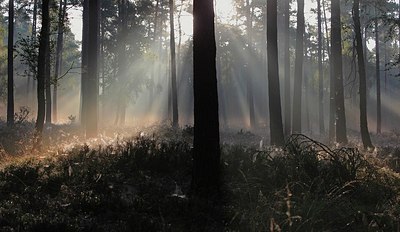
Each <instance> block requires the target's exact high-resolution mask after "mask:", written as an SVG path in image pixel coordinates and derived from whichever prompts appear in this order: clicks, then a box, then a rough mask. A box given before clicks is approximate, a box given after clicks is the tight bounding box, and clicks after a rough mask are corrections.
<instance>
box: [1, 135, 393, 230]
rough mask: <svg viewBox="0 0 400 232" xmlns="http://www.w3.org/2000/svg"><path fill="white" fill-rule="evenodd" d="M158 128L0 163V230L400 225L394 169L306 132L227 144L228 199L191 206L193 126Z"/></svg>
mask: <svg viewBox="0 0 400 232" xmlns="http://www.w3.org/2000/svg"><path fill="white" fill-rule="evenodd" d="M162 133H165V134H170V135H171V136H164V135H165V134H162V135H159V136H158V137H156V136H154V135H148V136H138V137H136V138H133V139H130V140H126V141H119V142H117V143H115V144H114V145H108V146H98V147H97V148H91V147H89V146H78V147H75V148H73V149H71V150H69V151H64V152H61V151H60V152H57V153H54V154H53V155H48V156H43V157H27V158H25V159H18V160H16V161H15V162H10V163H9V164H7V165H6V166H5V167H4V168H3V169H2V170H1V171H0V231H396V230H398V229H399V215H400V202H399V201H400V194H399V193H400V192H399V190H400V177H399V175H398V174H397V173H395V172H393V171H392V170H391V169H389V168H388V167H386V166H385V167H382V166H377V165H375V162H374V160H372V159H373V158H369V157H366V156H365V155H363V154H361V153H360V152H359V151H358V150H357V149H352V148H340V149H336V150H332V149H330V148H328V147H327V146H325V145H323V144H321V143H318V142H316V141H313V140H311V139H309V138H307V137H305V136H301V135H296V136H293V137H291V138H290V139H289V140H288V142H287V144H286V146H285V147H284V148H283V149H278V148H274V147H268V148H263V147H257V148H256V147H249V146H243V145H242V146H237V145H225V146H223V147H222V162H221V165H222V169H223V186H222V189H223V193H224V194H223V198H222V199H221V201H220V202H219V204H217V205H214V206H212V205H207V204H204V207H196V208H195V209H193V205H202V202H200V204H196V203H194V202H193V201H191V200H190V196H189V193H190V180H191V165H192V156H191V149H192V147H191V144H190V142H187V141H189V140H190V136H191V133H190V130H188V129H187V130H186V131H183V132H173V131H171V130H165V131H164V132H162ZM172 134H174V136H175V137H173V138H172V139H171V137H172ZM177 134H178V136H177ZM196 201H200V200H196ZM219 210H220V212H218V213H216V211H219ZM221 212H222V213H221ZM219 213H221V214H222V216H221V218H219V217H218V216H216V215H218V214H219Z"/></svg>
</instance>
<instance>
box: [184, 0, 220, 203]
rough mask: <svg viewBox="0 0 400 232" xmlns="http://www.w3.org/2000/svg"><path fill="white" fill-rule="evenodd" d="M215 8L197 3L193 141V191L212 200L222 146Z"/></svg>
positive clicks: (197, 0)
mask: <svg viewBox="0 0 400 232" xmlns="http://www.w3.org/2000/svg"><path fill="white" fill-rule="evenodd" d="M215 58H216V44H215V25H214V5H213V1H212V0H194V5H193V68H194V69H193V72H194V83H193V90H194V141H193V146H194V150H193V176H192V186H191V188H192V191H193V194H194V195H196V196H199V197H203V198H206V199H207V198H208V199H210V198H211V199H212V198H215V197H217V196H219V195H220V145H219V141H220V138H219V121H218V90H217V75H216V63H215Z"/></svg>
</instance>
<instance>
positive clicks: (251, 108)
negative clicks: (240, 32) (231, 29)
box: [245, 0, 256, 130]
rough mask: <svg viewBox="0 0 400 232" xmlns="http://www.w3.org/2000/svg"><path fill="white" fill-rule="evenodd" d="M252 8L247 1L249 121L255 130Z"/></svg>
mask: <svg viewBox="0 0 400 232" xmlns="http://www.w3.org/2000/svg"><path fill="white" fill-rule="evenodd" d="M251 9H252V7H251V5H250V0H246V30H247V39H248V41H247V43H248V44H247V51H246V52H247V55H248V57H247V60H246V61H245V62H246V63H245V78H246V85H247V104H248V106H249V120H250V128H251V129H252V130H253V129H255V127H256V125H255V124H256V116H255V112H254V93H253V79H252V75H251V68H250V62H251V60H250V58H251V57H253V41H252V40H253V38H252V37H253V36H252V33H253V32H252V24H253V22H252V17H251V13H252V11H251Z"/></svg>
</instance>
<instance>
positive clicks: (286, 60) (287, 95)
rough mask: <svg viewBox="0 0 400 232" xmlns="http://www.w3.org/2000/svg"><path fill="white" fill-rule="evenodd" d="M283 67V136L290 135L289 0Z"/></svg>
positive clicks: (287, 4) (285, 11) (285, 26)
mask: <svg viewBox="0 0 400 232" xmlns="http://www.w3.org/2000/svg"><path fill="white" fill-rule="evenodd" d="M284 14H285V17H284V20H285V21H284V30H283V31H284V58H283V60H284V67H285V72H284V73H285V86H284V88H285V135H286V136H288V135H290V133H291V128H292V127H291V112H292V111H291V99H290V98H291V89H290V51H289V48H290V33H289V29H290V0H285V6H284Z"/></svg>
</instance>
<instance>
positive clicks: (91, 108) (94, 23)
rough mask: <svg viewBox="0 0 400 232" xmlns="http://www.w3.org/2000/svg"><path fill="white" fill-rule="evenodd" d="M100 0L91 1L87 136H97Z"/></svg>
mask: <svg viewBox="0 0 400 232" xmlns="http://www.w3.org/2000/svg"><path fill="white" fill-rule="evenodd" d="M99 7H100V4H99V0H91V1H89V41H90V43H89V45H88V60H89V61H88V81H87V87H86V88H87V92H88V96H87V97H88V105H87V116H88V117H87V119H88V120H87V122H86V137H88V138H91V137H95V136H97V130H98V125H97V120H98V95H99V83H98V70H97V63H98V59H97V56H98V49H99V46H98V43H99V42H98V40H99V9H98V8H99Z"/></svg>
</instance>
